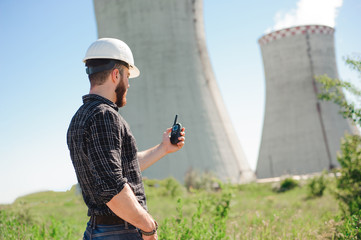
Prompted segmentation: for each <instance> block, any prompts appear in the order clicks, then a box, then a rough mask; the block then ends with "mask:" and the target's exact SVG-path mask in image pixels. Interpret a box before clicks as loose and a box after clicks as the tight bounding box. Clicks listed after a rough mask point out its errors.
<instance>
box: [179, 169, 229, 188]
mask: <svg viewBox="0 0 361 240" xmlns="http://www.w3.org/2000/svg"><path fill="white" fill-rule="evenodd" d="M184 185H185V187H186V188H187V190H188V191H192V190H194V189H196V190H206V191H211V190H218V189H220V188H221V186H222V183H221V181H220V180H219V179H218V178H217V177H216V176H215V175H214V174H213V173H212V172H204V173H202V174H200V173H199V172H198V171H195V170H193V169H189V170H188V171H187V173H186V176H185V179H184Z"/></svg>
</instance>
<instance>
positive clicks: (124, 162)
mask: <svg viewBox="0 0 361 240" xmlns="http://www.w3.org/2000/svg"><path fill="white" fill-rule="evenodd" d="M67 143H68V147H69V151H70V156H71V159H72V162H73V165H74V169H75V172H76V175H77V178H78V182H79V184H80V187H81V189H82V194H83V198H84V201H85V203H86V205H87V206H88V209H89V210H88V215H89V216H91V215H114V213H113V212H112V211H111V210H110V209H109V208H108V207H107V205H106V204H105V203H107V202H109V201H110V200H111V199H112V198H113V197H114V196H115V195H117V194H118V193H119V192H120V191H121V190H122V189H123V187H124V184H125V183H128V184H129V186H130V187H131V188H132V190H133V191H134V194H135V196H136V197H137V199H138V202H139V203H140V204H141V205H142V206H143V207H144V208H145V209H147V207H146V199H145V194H144V186H143V182H142V175H141V171H140V167H139V162H138V158H137V147H136V144H135V139H134V137H133V135H132V133H131V131H130V129H129V126H128V124H127V122H126V121H125V120H124V119H123V118H122V117H121V116H120V114H119V113H118V107H117V106H116V105H115V104H114V103H113V102H111V101H110V100H108V99H106V98H103V97H101V96H99V95H95V94H89V95H85V96H83V105H82V106H81V107H80V108H79V110H78V111H77V112H76V114H75V115H74V117H73V119H72V120H71V123H70V126H69V129H68V133H67Z"/></svg>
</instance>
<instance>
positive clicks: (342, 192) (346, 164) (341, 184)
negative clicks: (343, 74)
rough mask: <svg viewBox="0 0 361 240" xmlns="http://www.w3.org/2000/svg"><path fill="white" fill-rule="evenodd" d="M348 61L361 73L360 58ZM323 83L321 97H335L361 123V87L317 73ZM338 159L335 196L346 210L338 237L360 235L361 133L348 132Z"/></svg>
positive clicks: (333, 98)
mask: <svg viewBox="0 0 361 240" xmlns="http://www.w3.org/2000/svg"><path fill="white" fill-rule="evenodd" d="M346 64H347V65H348V66H349V67H350V68H351V69H354V70H356V71H357V72H358V73H359V74H361V61H360V58H358V59H351V58H347V59H346ZM317 81H319V82H320V83H321V84H322V85H323V88H322V91H323V92H322V93H321V94H320V95H319V98H321V99H324V100H327V101H333V102H334V103H336V104H338V105H339V106H340V107H341V113H342V115H343V116H344V117H345V118H348V119H350V120H352V121H353V122H354V123H355V124H356V125H358V127H361V109H360V108H358V107H356V106H355V105H357V104H360V103H361V101H360V100H361V91H360V90H359V89H357V88H356V87H355V86H354V85H352V84H351V83H350V82H346V81H341V80H339V79H331V78H329V77H327V76H326V75H324V76H321V77H318V78H317ZM343 91H345V92H348V93H350V94H351V95H352V96H353V97H354V99H355V101H356V103H357V104H355V103H354V102H350V103H349V102H348V101H347V100H346V99H345V97H344V95H343ZM337 160H338V161H339V163H340V165H341V167H342V168H341V170H340V174H341V176H340V177H338V178H337V190H336V197H337V199H339V200H340V206H341V209H342V210H343V218H344V220H343V224H342V225H341V226H339V227H338V228H337V231H338V233H339V234H337V237H338V238H339V239H361V232H360V219H361V137H360V135H353V136H352V135H345V137H344V139H343V141H342V144H341V154H338V156H337Z"/></svg>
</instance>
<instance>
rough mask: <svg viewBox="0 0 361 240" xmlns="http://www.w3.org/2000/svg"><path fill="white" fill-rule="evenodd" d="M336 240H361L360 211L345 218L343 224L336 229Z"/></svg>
mask: <svg viewBox="0 0 361 240" xmlns="http://www.w3.org/2000/svg"><path fill="white" fill-rule="evenodd" d="M336 238H337V239H361V211H359V212H358V214H354V215H351V216H346V217H345V219H344V220H343V224H342V225H339V226H338V227H337V234H336Z"/></svg>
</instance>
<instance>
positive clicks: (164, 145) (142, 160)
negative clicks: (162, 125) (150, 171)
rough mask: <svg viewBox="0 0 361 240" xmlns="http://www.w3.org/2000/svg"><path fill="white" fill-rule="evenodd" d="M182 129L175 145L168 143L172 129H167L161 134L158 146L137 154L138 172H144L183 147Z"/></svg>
mask: <svg viewBox="0 0 361 240" xmlns="http://www.w3.org/2000/svg"><path fill="white" fill-rule="evenodd" d="M184 130H185V129H184V128H182V130H181V133H180V135H181V137H179V138H178V139H179V142H178V143H177V144H176V145H173V144H172V143H171V142H170V138H169V134H170V132H171V131H172V128H168V129H167V130H166V131H165V132H164V133H163V139H162V142H161V143H160V144H158V145H157V146H154V147H152V148H150V149H148V150H145V151H142V152H138V160H139V165H140V170H142V171H144V170H145V169H147V168H148V167H150V166H152V165H153V164H154V163H156V162H157V161H158V160H159V159H161V158H162V157H164V156H165V155H167V154H168V153H172V152H176V151H178V150H179V149H181V148H182V147H183V146H184V140H185V132H184Z"/></svg>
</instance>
